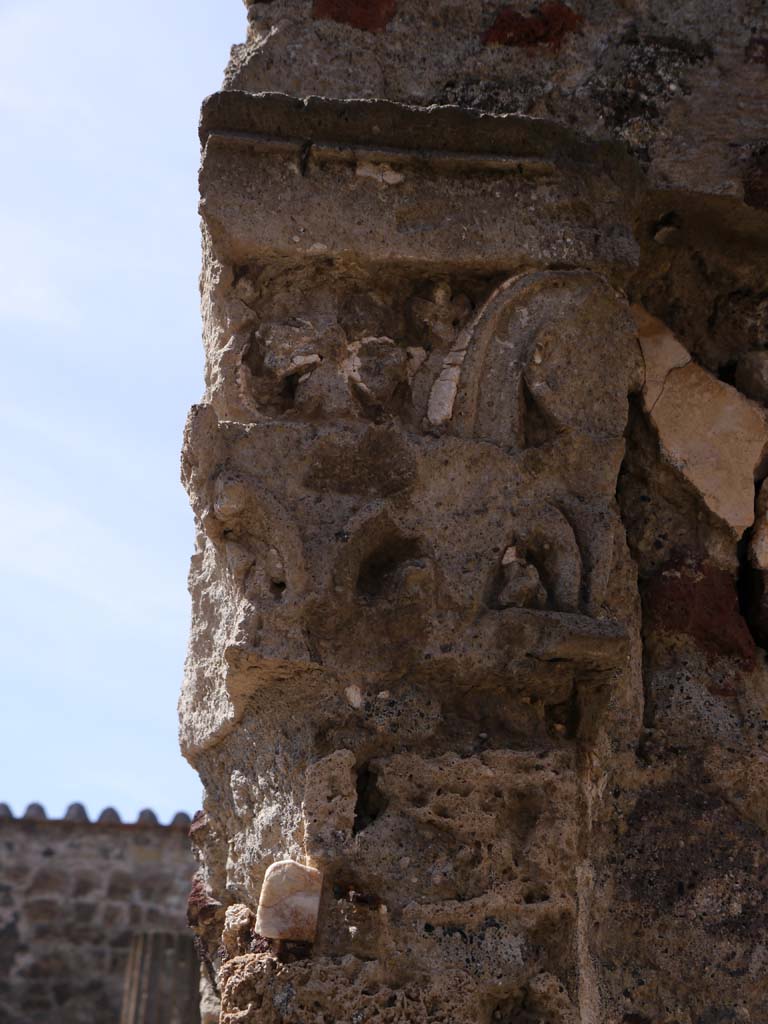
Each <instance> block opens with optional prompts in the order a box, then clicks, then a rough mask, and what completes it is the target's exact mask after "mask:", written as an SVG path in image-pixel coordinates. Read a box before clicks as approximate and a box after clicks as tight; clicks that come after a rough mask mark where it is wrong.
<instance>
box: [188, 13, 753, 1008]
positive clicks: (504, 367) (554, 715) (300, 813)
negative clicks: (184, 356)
mask: <svg viewBox="0 0 768 1024" xmlns="http://www.w3.org/2000/svg"><path fill="white" fill-rule="evenodd" d="M321 7H322V5H319V7H318V5H315V6H314V7H313V5H310V4H306V5H295V4H292V3H287V2H283V0H273V2H272V3H270V4H268V5H261V4H260V5H252V7H251V8H250V10H249V21H250V29H249V39H248V42H247V43H246V45H245V46H244V47H242V48H239V49H237V50H236V51H235V52H234V55H233V60H232V63H231V65H230V69H229V72H228V79H227V83H228V88H227V90H225V92H224V93H223V94H219V95H217V96H215V97H213V98H211V99H210V100H209V101H207V102H206V104H205V107H204V112H203V119H202V124H201V139H202V141H203V144H204V153H203V168H202V175H201V187H202V199H203V201H202V207H201V209H202V214H203V220H204V244H205V265H204V274H203V315H204V325H205V343H206V357H207V371H206V372H207V377H206V391H205V395H204V397H203V401H202V402H201V404H200V405H199V406H197V407H196V408H195V409H194V410H193V412H192V414H191V416H190V420H189V424H188V428H187V433H186V439H185V453H184V463H183V467H184V470H183V471H184V478H185V483H186V485H187V487H188V489H189V492H190V497H191V500H192V504H193V508H194V511H195V515H196V520H197V523H198V527H199V532H198V550H197V552H196V554H195V556H194V559H193V565H192V572H191V575H190V582H191V589H192V595H193V606H194V617H193V629H192V638H191V643H190V653H189V659H188V668H187V678H186V682H185V689H184V694H183V696H182V702H181V711H182V741H183V744H184V749H185V752H186V754H187V756H188V757H189V759H190V760H191V761H192V762H193V763H194V764H195V766H196V767H197V768H198V770H199V772H200V774H201V776H202V778H203V780H204V782H205V786H206V793H207V796H206V815H205V817H204V819H201V821H200V823H199V825H198V828H197V830H196V831H195V832H194V835H195V841H196V843H197V845H198V848H199V851H200V855H201V858H202V861H203V864H204V874H205V885H206V886H207V887H208V888H207V889H206V892H209V893H210V899H211V900H212V901H213V902H212V903H211V904H208V903H205V908H206V909H205V914H206V917H205V920H204V921H202V920H200V921H198V923H197V924H196V931H197V933H198V936H199V937H200V940H201V943H202V944H203V946H204V947H205V948H206V949H207V950H208V951H209V955H210V959H211V963H213V964H215V965H216V969H217V978H218V984H219V987H220V991H221V995H222V1002H221V1006H222V1017H221V1019H222V1021H224V1022H226V1024H235V1022H237V1024H257V1022H261V1021H274V1022H278V1021H279V1022H292V1024H310V1022H311V1024H325V1022H326V1021H344V1022H347V1021H350V1022H351V1021H354V1022H355V1024H360V1022H364V1021H371V1022H373V1021H377V1022H382V1021H391V1022H393V1024H394V1022H398V1024H400V1022H403V1021H413V1022H414V1024H415V1022H425V1021H434V1022H438V1021H440V1022H446V1024H447V1022H448V1021H450V1022H451V1024H479V1022H480V1024H486V1022H487V1024H490V1022H492V1021H501V1022H506V1024H513V1022H514V1024H518V1022H519V1024H522V1022H523V1021H526V1022H527V1021H528V1020H531V1021H532V1020H533V1019H534V1018H535V1019H536V1020H537V1021H542V1022H543V1021H546V1022H547V1024H577V1022H578V1024H649V1022H653V1024H714V1021H716V1020H720V1019H721V1018H722V1019H723V1020H726V1019H729V1018H728V1015H729V1014H731V1015H733V1014H737V1015H739V1019H744V1020H750V1019H754V1020H757V1019H759V1017H760V1013H762V1006H763V1004H764V999H763V997H762V995H761V990H760V984H761V981H760V963H761V960H760V957H761V954H760V953H759V950H760V948H761V943H762V924H761V920H762V919H761V912H760V911H759V910H758V909H756V908H758V907H759V906H760V900H761V898H764V896H765V891H764V890H765V885H764V882H762V881H761V880H760V878H761V872H762V870H763V868H762V864H763V860H764V850H763V848H762V846H761V836H760V829H762V828H764V826H765V822H766V820H768V811H766V801H765V800H764V799H763V798H762V796H761V795H760V790H759V786H758V785H757V784H756V783H754V782H748V781H747V780H749V779H751V778H752V777H753V774H754V776H755V777H759V778H762V773H763V772H764V763H763V762H764V754H763V753H762V745H764V742H765V721H766V717H767V716H768V701H767V700H766V693H768V687H767V686H766V674H765V667H764V663H763V653H762V650H761V648H760V646H759V643H760V636H761V634H760V629H761V628H762V627H761V624H760V623H761V618H760V617H761V615H763V612H762V611H761V609H763V608H764V607H766V608H768V602H766V601H765V600H764V599H763V597H762V596H761V595H762V594H763V590H761V589H760V588H761V587H763V577H762V576H761V575H760V573H761V572H762V570H761V569H760V568H759V561H758V559H757V556H756V555H754V556H753V562H754V564H752V563H750V562H749V559H748V558H747V551H748V548H749V545H748V543H747V541H748V539H749V535H748V534H747V535H746V537H745V538H744V540H745V542H744V543H742V544H739V541H740V540H741V539H742V535H743V534H744V532H745V531H746V530H748V529H749V528H750V527H751V526H752V523H753V518H754V510H753V506H752V501H753V489H754V484H755V477H756V475H757V477H759V476H760V475H761V474H762V472H763V466H762V460H761V455H762V447H763V446H764V444H765V421H764V417H763V413H762V411H761V410H760V409H759V407H758V406H757V405H755V404H754V403H753V402H750V401H748V400H747V398H745V397H744V396H743V395H742V394H740V393H739V389H743V390H744V391H745V392H746V390H747V387H746V385H745V384H744V383H743V380H742V377H743V374H740V373H739V369H738V367H739V364H740V363H741V360H742V359H743V358H744V366H747V365H748V363H749V362H750V359H746V358H745V357H746V356H747V355H748V354H749V353H751V352H755V351H757V350H759V349H760V347H761V341H760V337H761V331H762V326H761V325H762V324H763V322H764V317H763V312H762V311H763V310H764V308H765V302H764V295H763V290H764V283H761V282H764V280H765V270H766V269H767V268H768V259H767V257H766V253H765V241H764V239H765V237H766V236H765V231H764V227H765V224H764V221H763V220H762V218H763V216H764V214H763V212H762V211H761V210H760V209H759V203H760V195H761V192H760V180H759V171H760V160H759V157H758V156H756V155H755V153H753V152H752V149H751V147H752V146H753V145H754V144H755V140H756V139H757V138H758V136H760V133H761V132H762V128H759V127H758V122H759V120H760V115H758V111H759V110H760V109H762V106H763V104H762V101H761V100H760V96H761V95H762V91H763V89H764V84H763V79H762V78H760V74H761V72H760V70H759V69H758V67H757V64H756V63H755V61H754V59H753V58H754V54H755V53H757V52H759V48H756V47H755V45H754V41H753V40H752V37H753V36H754V35H755V32H752V31H751V28H752V27H755V24H754V23H755V19H754V18H753V17H752V14H751V13H750V11H751V9H750V11H748V10H747V8H746V5H744V6H740V7H739V8H738V11H736V12H732V11H729V12H727V13H725V12H724V10H723V9H722V7H718V9H717V10H715V5H712V4H709V3H708V2H707V0H694V4H693V7H691V6H690V5H689V7H687V8H686V9H685V11H684V12H682V11H681V10H679V9H678V8H675V9H674V10H672V8H670V7H669V5H666V6H664V5H660V4H651V5H650V6H648V5H645V6H644V7H643V9H642V10H640V9H639V8H638V9H635V7H633V6H632V5H629V6H627V5H626V4H622V5H614V6H612V5H610V4H609V5H608V6H607V7H604V8H601V9H600V10H599V11H598V10H597V9H595V10H594V11H593V10H591V9H590V10H587V9H586V8H585V7H584V6H583V5H578V4H575V3H574V4H569V5H565V4H542V5H540V7H539V8H536V9H535V10H528V9H525V10H523V9H522V8H520V9H517V8H516V7H514V5H512V6H510V5H504V4H487V3H485V2H483V3H480V2H477V3H475V2H472V3H468V4H463V5H458V6H457V5H437V4H432V3H430V2H427V3H424V4H419V5H415V4H409V3H406V2H405V0H400V2H398V3H397V4H371V5H366V11H365V12H364V14H365V16H364V17H363V16H362V15H361V13H360V12H361V10H362V8H361V5H358V4H331V5H326V7H325V8H323V10H325V11H326V14H321V12H320V8H321ZM331 7H333V9H334V11H335V12H336V13H335V14H334V15H333V16H327V11H328V10H330V8H331ZM254 8H258V10H255V9H254ZM459 8H460V9H459ZM662 8H663V9H662ZM748 53H749V54H752V55H753V56H748ZM350 54H354V58H355V59H354V60H350ZM715 68H717V69H718V71H717V73H715V70H714V69H715ZM720 76H721V77H720ZM261 90H282V91H285V92H287V93H289V94H291V96H275V95H266V96H263V95H262V96H260V95H255V94H256V93H258V92H260V91H261ZM313 93H314V94H322V95H325V96H330V97H334V98H335V100H334V102H330V101H328V100H323V99H316V98H315V99H306V97H307V96H309V95H311V94H313ZM301 97H305V98H301ZM349 98H355V100H354V101H348V100H349ZM365 98H368V100H369V101H370V102H364V101H363V100H364V99H365ZM446 99H447V100H450V102H452V103H456V104H458V106H459V108H460V109H446V108H444V107H443V108H440V107H438V108H435V109H427V107H428V104H429V103H430V102H432V101H433V100H446ZM382 100H396V101H403V100H406V101H408V102H410V103H414V102H415V103H417V104H419V106H418V108H417V109H412V108H409V107H404V106H402V105H398V104H397V103H392V102H382ZM738 104H741V106H739V105H738ZM737 108H738V110H739V112H740V113H739V116H738V118H731V119H730V120H728V117H730V114H726V111H729V112H731V111H733V110H734V109H737ZM478 111H483V114H482V115H480V114H478ZM520 111H523V112H525V113H527V114H536V115H539V117H538V118H524V117H519V116H512V117H498V116H495V115H496V114H498V113H500V112H504V113H513V112H515V113H516V112H520ZM693 113H695V115H696V116H695V117H694V116H693ZM565 125H567V126H568V127H565ZM605 135H610V136H612V137H613V140H614V141H613V142H610V143H603V142H601V143H600V144H595V141H594V140H595V139H596V138H598V137H600V138H603V137H604V136H605ZM760 137H761V136H760ZM590 139H591V140H592V141H589V140H590ZM617 140H618V142H619V143H620V144H619V145H617V144H616V142H617ZM628 151H631V154H632V155H631V157H628ZM628 159H629V162H627V161H628ZM641 166H642V167H645V169H646V170H647V171H648V174H647V177H646V178H645V179H643V178H642V176H641V173H640V171H641ZM745 181H747V182H748V185H749V187H748V188H747V186H746V185H745V184H744V182H745ZM747 193H748V194H747ZM742 197H744V198H746V199H747V202H742ZM752 202H754V203H755V204H756V205H750V204H751V203H752ZM633 233H634V235H635V237H636V239H637V245H636V244H635V240H634V238H633ZM630 300H631V303H633V304H634V305H635V306H639V307H642V309H641V310H639V311H636V312H637V315H638V316H640V318H641V322H640V323H639V324H637V323H636V322H635V320H633V318H632V315H631V312H630ZM645 311H647V312H645ZM654 318H655V319H654ZM750 358H751V357H750ZM732 384H735V385H736V387H735V388H734V387H733V386H732ZM758 449H759V450H758ZM759 543H760V539H759V531H758V530H757V529H756V530H755V534H754V536H753V552H757V550H758V547H759ZM753 591H754V593H753ZM764 618H765V619H766V622H768V615H765V616H764ZM681 794H682V795H681ZM729 849H731V850H733V851H734V860H733V862H731V861H730V860H729V852H728V851H729ZM286 859H291V860H294V861H296V862H298V863H299V864H303V863H305V862H307V861H308V862H310V863H311V864H312V865H314V866H316V867H317V868H318V869H320V870H321V871H322V872H323V877H324V884H323V896H322V900H321V903H320V909H319V915H318V918H317V930H316V932H315V934H314V939H313V941H312V942H311V944H310V943H309V942H304V943H298V944H294V945H291V943H290V942H287V943H285V944H283V945H281V947H280V948H279V949H278V948H276V947H273V946H271V945H270V943H269V942H268V941H267V940H266V939H264V938H260V937H259V936H258V934H254V935H253V936H252V938H251V939H250V940H249V942H250V944H249V945H248V947H247V949H246V941H245V939H244V938H240V937H237V936H240V932H239V931H237V930H236V940H233V941H230V943H229V946H228V947H227V946H225V947H224V952H223V954H222V953H220V950H221V948H222V943H221V939H222V931H223V929H225V919H226V910H225V908H226V907H230V908H231V907H232V905H236V906H238V907H239V906H242V907H244V908H246V910H247V911H250V912H251V913H253V912H254V911H255V910H256V907H257V905H258V902H259V897H260V894H262V893H263V892H264V891H265V888H266V883H265V874H266V872H267V870H268V869H269V868H270V865H273V864H274V863H275V862H279V861H285V860H286ZM731 877H732V878H733V879H734V880H735V883H734V884H736V885H738V886H739V888H740V891H741V890H743V891H744V892H745V893H748V894H749V896H748V898H747V899H745V900H734V899H732V898H731V897H730V895H729V882H728V881H727V879H730V878H731ZM266 891H267V892H268V889H267V890H266ZM232 913H233V915H234V913H235V912H234V911H233V912H232ZM240 913H241V911H240V910H238V911H237V914H238V915H239V914H240ZM242 913H243V914H244V919H245V920H249V918H248V915H247V913H246V912H245V911H243V912H242ZM238 920H239V917H238ZM257 931H258V929H257ZM665 936H669V940H667V939H666V938H665ZM666 951H669V952H668V953H667V952H666ZM726 965H727V966H726ZM731 965H733V967H731ZM729 972H731V973H729ZM745 979H747V980H745Z"/></svg>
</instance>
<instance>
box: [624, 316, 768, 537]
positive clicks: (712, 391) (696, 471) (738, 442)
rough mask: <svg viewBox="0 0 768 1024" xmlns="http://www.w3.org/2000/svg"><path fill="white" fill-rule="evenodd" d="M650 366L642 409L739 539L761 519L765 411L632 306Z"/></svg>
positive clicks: (670, 458) (664, 446)
mask: <svg viewBox="0 0 768 1024" xmlns="http://www.w3.org/2000/svg"><path fill="white" fill-rule="evenodd" d="M632 312H633V315H634V317H635V322H636V324H637V330H638V336H639V339H640V346H641V349H642V352H643V359H644V360H645V370H646V376H645V385H644V387H643V407H644V409H645V411H646V413H647V414H648V417H649V419H650V421H651V423H652V424H653V426H654V427H655V428H656V430H657V432H658V435H659V446H660V450H661V455H662V457H663V458H664V460H665V461H666V462H668V463H669V464H670V465H671V466H673V467H674V468H675V469H676V470H678V472H680V473H681V474H682V475H683V476H684V477H685V479H686V480H687V481H688V482H689V483H690V484H692V485H693V486H694V487H695V488H696V490H697V491H698V492H699V494H700V495H701V498H702V500H703V501H704V503H705V505H706V506H707V508H709V509H710V511H711V512H713V513H714V514H715V515H716V516H717V517H718V518H719V519H721V520H722V521H723V522H724V523H726V524H727V525H728V526H729V527H730V528H731V529H732V530H733V532H734V533H735V534H736V535H737V536H740V535H741V534H742V533H743V532H744V530H746V529H747V528H748V527H750V526H751V525H752V523H753V522H754V518H755V509H754V503H755V479H756V478H757V476H758V475H759V472H760V468H761V465H762V463H763V459H764V453H765V451H766V446H768V423H767V422H766V417H765V414H764V413H763V412H762V410H761V409H760V408H759V407H758V406H757V405H755V404H754V403H753V402H750V401H749V399H747V398H745V397H744V396H743V395H742V394H740V393H739V392H738V391H737V390H736V389H735V388H733V387H731V386H730V385H729V384H724V383H723V382H722V381H719V380H717V379H716V378H715V377H713V376H712V374H710V373H708V372H707V371H706V370H704V369H703V368H702V367H701V366H699V365H698V364H697V363H694V362H693V361H692V360H691V357H690V354H689V353H688V351H687V350H686V349H685V348H684V347H683V346H682V345H681V344H680V342H679V341H678V340H677V339H676V338H675V336H674V335H673V334H672V332H671V331H670V330H669V329H668V328H667V327H666V326H665V325H664V324H663V323H662V322H661V321H660V320H658V319H657V318H656V317H654V316H651V315H650V314H649V313H648V312H647V311H646V310H645V309H643V308H642V307H641V306H633V307H632Z"/></svg>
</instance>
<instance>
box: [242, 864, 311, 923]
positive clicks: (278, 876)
mask: <svg viewBox="0 0 768 1024" xmlns="http://www.w3.org/2000/svg"><path fill="white" fill-rule="evenodd" d="M322 887H323V873H322V871H318V870H317V868H312V867H309V866H307V865H305V864H297V862H296V861H295V860H281V861H278V862H277V863H276V864H270V866H269V867H268V868H267V872H266V874H265V875H264V882H263V884H262V887H261V895H260V896H259V909H258V912H257V914H256V930H257V932H258V933H259V934H260V935H264V936H265V937H266V938H268V939H290V940H292V941H294V942H312V941H313V940H314V938H315V932H316V931H317V916H318V913H319V911H320V894H321V892H322ZM229 913H230V912H229V911H227V914H228V915H229Z"/></svg>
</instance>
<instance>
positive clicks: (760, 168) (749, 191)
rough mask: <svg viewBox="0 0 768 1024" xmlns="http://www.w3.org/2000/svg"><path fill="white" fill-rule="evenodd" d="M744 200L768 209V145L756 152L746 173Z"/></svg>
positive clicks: (756, 207) (758, 207)
mask: <svg viewBox="0 0 768 1024" xmlns="http://www.w3.org/2000/svg"><path fill="white" fill-rule="evenodd" d="M744 202H745V203H746V204H747V206H753V207H755V209H758V210H768V147H764V148H762V149H761V150H760V152H758V153H755V155H754V156H753V157H752V160H751V161H750V164H749V166H748V167H747V170H746V172H745V174H744Z"/></svg>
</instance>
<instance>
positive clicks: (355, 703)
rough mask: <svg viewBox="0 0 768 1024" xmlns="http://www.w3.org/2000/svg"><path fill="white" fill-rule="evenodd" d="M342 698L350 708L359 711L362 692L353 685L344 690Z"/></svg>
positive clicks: (361, 704)
mask: <svg viewBox="0 0 768 1024" xmlns="http://www.w3.org/2000/svg"><path fill="white" fill-rule="evenodd" d="M344 696H345V697H346V698H347V702H348V703H349V704H350V706H351V707H353V708H356V709H357V710H359V709H360V708H361V707H362V706H363V691H362V690H361V689H360V687H359V686H357V685H355V684H354V683H353V684H352V685H351V686H348V687H347V688H346V690H345V691H344Z"/></svg>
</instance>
